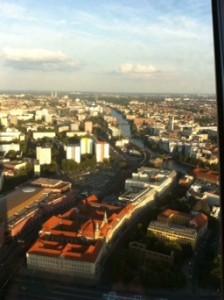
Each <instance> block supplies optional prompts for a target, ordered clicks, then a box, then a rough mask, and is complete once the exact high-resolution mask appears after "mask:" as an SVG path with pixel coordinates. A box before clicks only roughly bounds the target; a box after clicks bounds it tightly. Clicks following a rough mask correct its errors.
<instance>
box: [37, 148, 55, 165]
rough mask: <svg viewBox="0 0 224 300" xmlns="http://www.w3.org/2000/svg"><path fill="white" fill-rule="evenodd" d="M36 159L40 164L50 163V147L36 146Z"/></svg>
mask: <svg viewBox="0 0 224 300" xmlns="http://www.w3.org/2000/svg"><path fill="white" fill-rule="evenodd" d="M36 159H37V160H38V161H39V164H40V165H44V164H46V165H49V164H51V148H50V147H40V146H39V147H36Z"/></svg>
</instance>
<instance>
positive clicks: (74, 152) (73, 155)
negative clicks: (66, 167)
mask: <svg viewBox="0 0 224 300" xmlns="http://www.w3.org/2000/svg"><path fill="white" fill-rule="evenodd" d="M66 158H67V159H73V160H74V161H75V162H77V163H78V164H79V163H80V162H81V148H80V146H79V145H69V146H67V148H66Z"/></svg>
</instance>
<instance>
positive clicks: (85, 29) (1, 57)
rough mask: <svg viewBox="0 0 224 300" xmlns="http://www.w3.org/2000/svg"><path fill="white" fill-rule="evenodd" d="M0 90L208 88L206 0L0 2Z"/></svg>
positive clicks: (211, 88) (211, 87) (211, 83)
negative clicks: (178, 1) (177, 0)
mask: <svg viewBox="0 0 224 300" xmlns="http://www.w3.org/2000/svg"><path fill="white" fill-rule="evenodd" d="M0 17H1V22H0V28H1V30H0V32H1V33H0V36H1V40H0V64H1V71H0V78H1V85H0V90H12V89H15V90H55V89H57V90H70V91H93V92H94V91H97V92H133V93H137V92H139V93H214V92H215V76H214V53H213V34H212V16H211V3H210V1H208V0H206V1H205V0H200V1H196V0H184V1H181V3H176V1H174V0H169V1H164V0H159V1H152V0H150V1H145V0H141V1H139V2H137V3H136V2H134V1H128V2H127V1H104V0H102V1H100V0H99V1H88V6H86V4H85V3H83V2H82V1H75V2H73V1H69V0H66V1H63V2H61V1H48V2H47V3H43V2H41V3H36V2H34V1H33V0H21V1H16V2H15V1H1V2H0Z"/></svg>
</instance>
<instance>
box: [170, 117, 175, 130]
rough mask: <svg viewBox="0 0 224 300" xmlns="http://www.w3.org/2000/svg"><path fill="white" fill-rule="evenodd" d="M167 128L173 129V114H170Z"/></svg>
mask: <svg viewBox="0 0 224 300" xmlns="http://www.w3.org/2000/svg"><path fill="white" fill-rule="evenodd" d="M169 130H170V131H173V130H174V116H170V123H169Z"/></svg>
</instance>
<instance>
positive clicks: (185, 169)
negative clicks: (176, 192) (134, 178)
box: [111, 110, 192, 174]
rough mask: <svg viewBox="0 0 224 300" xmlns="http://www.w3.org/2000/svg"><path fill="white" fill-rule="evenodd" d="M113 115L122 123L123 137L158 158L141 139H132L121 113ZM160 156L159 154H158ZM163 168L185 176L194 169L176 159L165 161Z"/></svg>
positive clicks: (113, 112) (113, 113) (115, 112)
mask: <svg viewBox="0 0 224 300" xmlns="http://www.w3.org/2000/svg"><path fill="white" fill-rule="evenodd" d="M111 115H112V117H114V118H116V119H117V121H118V123H120V125H119V129H120V131H121V133H122V135H123V137H125V138H128V139H130V140H131V142H132V143H133V144H135V145H136V146H138V147H140V148H142V149H144V150H146V149H147V151H149V152H150V154H151V156H157V153H156V152H154V151H152V150H151V149H149V148H146V147H145V145H144V144H143V142H142V141H141V139H136V138H132V137H131V130H130V125H129V124H128V122H127V120H126V119H125V118H124V116H123V115H122V114H121V113H119V112H117V111H115V110H112V111H111ZM158 156H159V153H158ZM163 168H164V169H168V170H176V171H178V172H182V173H183V174H187V173H189V172H190V171H191V170H192V167H189V166H186V165H184V164H182V163H180V162H177V161H176V160H174V159H166V160H164V162H163Z"/></svg>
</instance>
